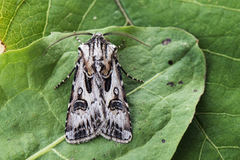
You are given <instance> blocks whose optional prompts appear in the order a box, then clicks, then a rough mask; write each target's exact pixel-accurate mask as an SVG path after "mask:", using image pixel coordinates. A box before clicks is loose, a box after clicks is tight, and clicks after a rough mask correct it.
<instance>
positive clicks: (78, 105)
mask: <svg viewBox="0 0 240 160" xmlns="http://www.w3.org/2000/svg"><path fill="white" fill-rule="evenodd" d="M87 106H88V104H87V101H85V100H83V99H81V100H76V101H75V102H74V104H73V108H74V111H76V110H79V109H81V110H83V111H85V110H86V109H87Z"/></svg>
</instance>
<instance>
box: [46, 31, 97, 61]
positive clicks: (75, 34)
mask: <svg viewBox="0 0 240 160" xmlns="http://www.w3.org/2000/svg"><path fill="white" fill-rule="evenodd" d="M77 35H93V34H92V33H75V31H74V34H71V35H68V36H66V37H63V38H61V39H59V40H57V41H56V42H54V43H53V44H51V45H50V46H48V47H47V48H46V49H45V51H44V52H43V54H42V56H43V55H44V54H45V52H46V51H47V50H48V49H49V48H50V47H52V46H53V45H55V44H56V43H58V42H60V41H62V40H64V39H66V38H69V37H72V36H76V37H77ZM77 40H78V42H80V43H82V42H81V41H80V40H79V39H78V38H77Z"/></svg>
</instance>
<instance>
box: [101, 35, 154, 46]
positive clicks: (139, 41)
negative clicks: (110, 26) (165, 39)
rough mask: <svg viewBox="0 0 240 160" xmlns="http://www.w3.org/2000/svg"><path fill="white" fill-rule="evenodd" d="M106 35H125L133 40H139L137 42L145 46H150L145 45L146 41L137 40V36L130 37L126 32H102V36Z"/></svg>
mask: <svg viewBox="0 0 240 160" xmlns="http://www.w3.org/2000/svg"><path fill="white" fill-rule="evenodd" d="M107 35H120V36H125V37H128V38H131V39H133V40H135V41H137V42H139V43H142V44H143V45H145V46H148V47H151V46H149V45H147V44H146V43H144V42H142V41H140V40H138V39H137V38H135V37H132V36H130V35H127V34H123V33H113V32H108V33H104V34H103V36H107Z"/></svg>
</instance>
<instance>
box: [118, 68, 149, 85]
mask: <svg viewBox="0 0 240 160" xmlns="http://www.w3.org/2000/svg"><path fill="white" fill-rule="evenodd" d="M119 66H120V68H121V70H122V71H123V73H124V74H125V75H126V76H127V77H128V78H131V79H132V80H134V81H138V82H142V83H144V81H142V80H140V79H136V78H134V77H132V76H130V75H129V74H127V72H126V71H125V70H124V69H123V68H122V66H121V65H120V64H119Z"/></svg>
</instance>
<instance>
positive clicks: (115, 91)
mask: <svg viewBox="0 0 240 160" xmlns="http://www.w3.org/2000/svg"><path fill="white" fill-rule="evenodd" d="M113 92H114V94H115V95H116V96H118V94H119V90H118V88H117V87H115V88H114V89H113Z"/></svg>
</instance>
